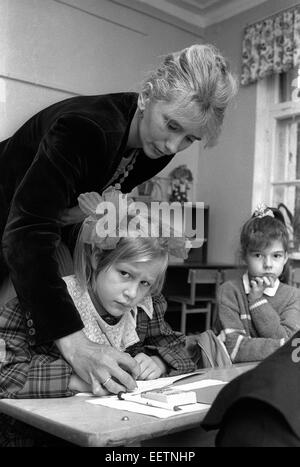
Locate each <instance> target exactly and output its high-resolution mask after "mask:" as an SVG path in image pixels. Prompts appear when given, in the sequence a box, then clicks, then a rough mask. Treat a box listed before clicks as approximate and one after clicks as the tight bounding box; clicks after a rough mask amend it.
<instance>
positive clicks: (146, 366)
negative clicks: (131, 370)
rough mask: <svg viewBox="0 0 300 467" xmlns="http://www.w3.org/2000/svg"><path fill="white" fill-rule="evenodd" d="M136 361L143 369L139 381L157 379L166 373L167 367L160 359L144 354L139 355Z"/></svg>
mask: <svg viewBox="0 0 300 467" xmlns="http://www.w3.org/2000/svg"><path fill="white" fill-rule="evenodd" d="M134 359H135V360H136V361H137V362H138V363H139V365H140V368H141V372H140V374H139V375H138V378H137V379H141V380H146V379H157V378H159V377H160V376H161V375H162V374H163V373H165V371H166V366H165V364H164V363H163V361H162V360H161V359H160V358H159V357H156V356H153V357H149V356H148V355H146V354H144V353H139V354H137V355H136V356H135V357H134Z"/></svg>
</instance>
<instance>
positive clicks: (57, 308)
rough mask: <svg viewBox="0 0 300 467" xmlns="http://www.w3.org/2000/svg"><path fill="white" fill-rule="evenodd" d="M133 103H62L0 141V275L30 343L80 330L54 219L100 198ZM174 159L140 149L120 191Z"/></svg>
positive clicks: (118, 98) (122, 97) (95, 99)
mask: <svg viewBox="0 0 300 467" xmlns="http://www.w3.org/2000/svg"><path fill="white" fill-rule="evenodd" d="M137 97H138V95H137V94H136V93H118V94H109V95H103V96H86V97H84V96H83V97H74V98H70V99H66V100H64V101H62V102H58V103H56V104H54V105H52V106H50V107H48V108H46V109H44V110H42V111H41V112H39V113H38V114H36V115H34V116H33V117H32V118H31V119H30V120H28V121H27V122H26V123H25V124H24V125H23V126H22V127H21V128H20V129H19V130H18V131H17V132H16V133H15V134H14V135H13V136H12V137H11V138H9V139H7V140H6V141H3V142H2V143H0V236H1V237H0V238H2V254H1V255H0V277H1V275H2V278H3V277H4V275H5V272H6V271H5V269H6V265H7V266H8V268H9V271H10V274H11V277H12V281H13V283H14V286H15V288H16V291H17V294H18V298H19V300H20V304H21V308H22V310H23V312H24V313H25V316H26V318H27V319H28V323H29V324H28V326H29V327H30V340H31V343H32V345H34V344H36V343H43V342H47V341H52V340H55V339H58V338H60V337H63V336H65V335H68V334H71V333H73V332H75V331H78V330H80V329H81V328H82V327H83V324H82V321H81V319H80V317H79V314H78V312H77V310H76V308H75V306H74V304H73V301H72V299H71V297H70V296H69V294H68V292H67V289H66V285H65V283H64V281H63V280H62V279H61V278H60V277H59V273H58V265H57V262H56V261H55V259H54V257H53V256H54V252H55V249H56V247H57V246H58V245H59V243H60V239H61V236H62V233H63V232H62V231H63V230H64V229H63V227H62V224H61V222H60V215H61V214H62V211H63V210H64V209H66V208H70V207H73V206H75V205H77V197H78V195H79V194H80V193H84V192H89V191H97V192H99V193H101V192H102V190H103V188H104V187H105V185H106V184H107V182H108V181H109V180H110V179H111V177H112V176H113V174H114V172H115V170H116V168H117V166H118V164H119V162H120V160H121V159H122V156H123V154H124V150H125V147H126V143H127V139H128V134H129V128H130V123H131V121H132V118H133V116H134V113H135V111H136V107H137ZM172 157H173V156H165V157H163V158H161V159H157V160H153V159H150V158H148V157H147V156H146V155H145V154H144V152H143V151H142V150H140V152H139V155H138V157H137V160H136V163H135V165H134V168H133V169H132V171H131V172H130V173H129V175H128V177H127V178H126V180H125V181H124V182H123V184H122V191H123V192H125V193H128V192H130V191H131V190H132V189H133V188H134V187H135V186H137V185H139V184H141V183H142V182H144V181H145V180H148V179H150V178H151V177H153V176H154V175H155V174H157V173H158V172H160V171H161V170H162V169H163V168H164V167H165V166H166V165H167V164H168V163H169V162H170V160H171V159H172ZM4 258H5V262H6V265H5V262H4Z"/></svg>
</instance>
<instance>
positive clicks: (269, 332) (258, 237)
mask: <svg viewBox="0 0 300 467" xmlns="http://www.w3.org/2000/svg"><path fill="white" fill-rule="evenodd" d="M240 241H241V255H242V259H243V261H244V262H245V264H246V266H247V271H246V273H245V274H244V275H243V277H242V278H240V279H236V280H231V281H227V282H225V283H224V284H222V285H221V287H220V290H219V296H218V307H219V309H218V318H219V327H220V329H219V330H221V334H220V337H222V338H223V341H224V344H225V346H226V348H227V351H228V353H229V355H230V358H231V360H232V362H233V363H238V362H249V361H259V360H263V359H264V358H266V357H268V356H269V355H270V354H271V353H273V352H274V351H275V350H277V349H278V348H279V347H281V346H282V345H283V344H284V343H285V342H287V340H288V339H289V338H290V337H292V336H293V334H294V333H295V332H296V331H297V330H299V329H300V291H299V290H298V289H296V288H294V287H291V286H289V285H287V284H283V283H282V282H280V277H281V276H282V273H283V271H284V267H285V265H286V263H287V261H288V243H289V237H288V232H287V229H286V226H285V224H284V219H283V216H282V214H281V213H280V211H278V210H277V209H275V208H268V207H267V206H265V205H260V206H258V208H257V209H256V211H255V212H254V214H253V216H252V217H251V218H250V219H249V220H248V221H247V222H246V223H245V224H244V226H243V228H242V231H241V238H240Z"/></svg>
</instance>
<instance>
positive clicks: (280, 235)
mask: <svg viewBox="0 0 300 467" xmlns="http://www.w3.org/2000/svg"><path fill="white" fill-rule="evenodd" d="M267 209H269V210H271V211H272V212H273V215H274V217H272V216H271V215H264V216H263V217H257V216H256V215H255V213H254V214H253V216H252V217H251V219H249V220H248V221H247V222H246V223H245V224H244V226H243V228H242V231H241V237H240V242H241V256H242V259H245V257H246V255H247V253H248V252H250V251H257V250H262V249H264V248H267V247H268V246H269V245H270V244H271V243H272V242H273V241H274V240H280V241H281V242H282V246H283V248H284V251H285V252H288V248H289V235H288V231H287V228H286V226H285V222H284V217H283V215H282V213H281V212H280V211H279V210H278V209H276V208H270V207H268V208H267Z"/></svg>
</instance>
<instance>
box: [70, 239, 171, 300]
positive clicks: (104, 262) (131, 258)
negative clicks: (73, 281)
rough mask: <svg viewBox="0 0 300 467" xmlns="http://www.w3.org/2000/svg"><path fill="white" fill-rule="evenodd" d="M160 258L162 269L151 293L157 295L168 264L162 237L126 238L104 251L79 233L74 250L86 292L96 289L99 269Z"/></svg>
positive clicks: (77, 267)
mask: <svg viewBox="0 0 300 467" xmlns="http://www.w3.org/2000/svg"><path fill="white" fill-rule="evenodd" d="M156 259H160V260H161V272H160V274H158V276H157V278H156V280H155V282H154V284H152V286H151V289H150V293H151V294H152V295H157V294H159V293H160V292H161V290H162V287H163V284H164V280H165V273H166V270H167V266H168V250H167V246H166V243H164V241H163V239H161V238H155V237H137V238H133V237H122V238H121V239H120V240H119V242H118V243H117V245H116V247H115V248H114V249H111V250H102V249H101V247H99V246H96V245H90V244H86V243H83V242H82V241H81V239H80V235H79V237H78V240H77V244H76V247H75V252H74V270H75V275H76V278H77V280H78V282H79V285H80V287H81V289H82V291H85V290H86V289H87V288H88V287H91V288H92V289H94V285H93V284H94V283H95V280H96V278H97V276H98V274H99V272H100V271H103V270H105V269H109V268H110V267H111V266H112V265H115V264H117V263H120V262H124V263H125V262H147V261H151V260H156Z"/></svg>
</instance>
